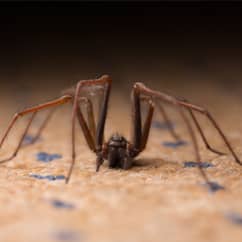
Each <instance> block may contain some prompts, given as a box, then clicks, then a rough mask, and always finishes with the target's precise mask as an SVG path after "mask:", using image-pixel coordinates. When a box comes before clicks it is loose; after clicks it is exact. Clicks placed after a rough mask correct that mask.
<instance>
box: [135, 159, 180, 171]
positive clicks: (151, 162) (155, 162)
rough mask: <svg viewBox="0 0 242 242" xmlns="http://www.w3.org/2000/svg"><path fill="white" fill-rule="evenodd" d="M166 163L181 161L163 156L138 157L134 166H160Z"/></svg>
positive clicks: (175, 163) (171, 163)
mask: <svg viewBox="0 0 242 242" xmlns="http://www.w3.org/2000/svg"><path fill="white" fill-rule="evenodd" d="M165 165H179V162H175V161H171V160H165V159H162V158H138V159H135V160H134V161H133V168H134V169H136V168H145V169H146V168H147V169H150V168H160V167H162V166H165Z"/></svg>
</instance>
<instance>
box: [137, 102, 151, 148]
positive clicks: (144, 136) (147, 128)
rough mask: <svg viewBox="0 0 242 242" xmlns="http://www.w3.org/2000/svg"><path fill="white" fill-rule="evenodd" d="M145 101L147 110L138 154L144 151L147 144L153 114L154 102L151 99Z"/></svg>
mask: <svg viewBox="0 0 242 242" xmlns="http://www.w3.org/2000/svg"><path fill="white" fill-rule="evenodd" d="M146 101H147V102H148V105H149V109H148V113H147V116H146V119H145V122H144V125H143V131H142V138H141V146H140V152H141V151H143V150H144V149H145V146H146V144H147V141H148V137H149V133H150V127H151V121H152V117H153V113H154V102H153V101H152V99H151V98H149V99H148V100H146Z"/></svg>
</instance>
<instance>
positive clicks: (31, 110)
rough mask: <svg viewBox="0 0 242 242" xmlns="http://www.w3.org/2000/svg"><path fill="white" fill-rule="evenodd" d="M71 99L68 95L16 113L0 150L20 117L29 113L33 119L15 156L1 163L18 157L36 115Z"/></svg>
mask: <svg viewBox="0 0 242 242" xmlns="http://www.w3.org/2000/svg"><path fill="white" fill-rule="evenodd" d="M71 99H72V97H71V96H67V95H65V96H62V97H60V98H58V99H55V100H52V101H49V102H46V103H43V104H39V105H37V106H34V107H30V108H26V109H24V110H23V111H21V112H19V113H16V114H15V115H14V116H13V118H12V121H11V122H10V124H9V125H8V128H7V130H6V131H5V133H4V135H3V137H2V139H1V141H0V148H1V147H2V145H3V143H4V141H5V140H6V138H7V136H8V134H9V132H10V131H11V129H12V127H13V126H14V124H15V123H16V121H17V120H18V119H19V118H20V117H22V116H24V115H27V114H29V113H32V116H31V118H30V120H29V122H28V124H27V127H26V129H25V130H24V133H23V135H22V136H21V139H20V142H19V143H18V146H17V148H16V150H15V152H14V153H13V155H12V156H11V157H9V158H7V159H4V160H2V161H0V163H3V162H6V161H10V160H11V159H13V158H14V157H15V156H16V155H17V153H18V151H19V149H20V148H21V144H22V141H23V139H24V136H25V135H26V133H27V132H28V130H29V127H30V125H31V123H32V121H33V119H34V117H35V115H36V113H37V112H38V111H40V110H42V109H45V108H49V107H52V106H58V105H62V104H65V103H67V102H69V101H70V100H71Z"/></svg>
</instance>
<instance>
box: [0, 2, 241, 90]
mask: <svg viewBox="0 0 242 242" xmlns="http://www.w3.org/2000/svg"><path fill="white" fill-rule="evenodd" d="M241 16H242V4H240V3H236V2H234V3H221V2H220V3H219V2H152V3H148V2H125V3H124V2H119V3H115V2H106V3H100V2H90V3H87V2H86V3H81V2H79V3H78V2H73V3H67V2H66V3H65V2H59V3H57V2H52V3H30V2H29V3H27V2H26V3H18V2H15V3H0V31H1V38H0V53H1V57H0V73H1V74H0V82H1V84H2V86H4V87H6V88H8V89H9V88H10V89H9V90H11V88H13V87H16V86H17V87H20V88H22V89H24V88H25V87H28V86H31V87H33V88H40V89H41V90H43V89H48V88H55V89H56V90H58V91H59V90H61V89H62V88H64V87H66V86H69V85H71V84H74V83H75V82H76V81H77V80H79V79H86V78H93V77H97V76H100V75H101V74H104V73H107V74H110V75H111V76H112V77H113V79H114V81H115V82H116V83H121V84H122V85H126V84H127V83H131V82H133V81H148V82H149V81H154V83H156V82H160V84H162V85H163V83H164V87H165V86H169V85H171V86H172V85H176V86H179V85H180V86H184V85H196V84H197V83H201V82H208V83H219V84H220V85H221V86H225V87H227V86H228V85H229V86H230V87H231V88H232V89H233V88H234V90H235V89H237V87H238V85H239V84H240V82H241V78H242V75H241V64H242V61H241V56H242V55H241V54H242V48H241V46H242V28H241V27H242V18H241ZM116 85H117V84H116ZM4 87H3V88H4Z"/></svg>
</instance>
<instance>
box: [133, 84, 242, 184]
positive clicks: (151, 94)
mask: <svg viewBox="0 0 242 242" xmlns="http://www.w3.org/2000/svg"><path fill="white" fill-rule="evenodd" d="M137 92H139V93H142V94H143V95H146V96H149V97H152V98H154V99H158V100H161V101H164V102H167V103H170V104H172V105H174V106H176V107H177V109H178V111H179V112H180V114H181V116H182V118H183V120H184V122H185V124H186V126H187V129H188V131H189V134H190V136H191V139H192V142H193V147H194V152H195V155H196V160H197V162H198V164H199V166H198V168H199V171H200V172H201V175H202V176H203V178H204V179H205V181H206V182H207V184H208V185H209V187H211V185H210V182H209V180H208V178H207V176H206V173H205V172H204V170H203V169H202V166H201V159H200V154H199V151H198V145H197V140H196V136H195V134H194V131H193V129H192V126H191V124H190V122H189V120H188V119H187V117H186V115H185V113H184V110H183V107H185V108H188V109H190V110H194V111H197V112H200V113H202V114H204V115H206V116H207V118H208V119H209V120H210V122H211V123H212V124H213V126H214V127H215V128H216V130H217V131H218V133H219V134H220V136H221V137H222V139H223V140H224V142H225V144H226V145H227V147H228V148H229V150H230V152H231V153H232V155H233V156H234V158H235V161H236V162H237V163H238V164H240V165H242V163H241V161H240V160H239V159H238V157H237V155H236V154H235V152H234V150H233V148H232V146H231V145H230V143H229V141H228V140H227V138H226V136H225V135H224V133H223V131H222V130H221V129H220V127H219V126H218V124H217V123H216V121H215V120H214V118H213V117H212V116H211V114H210V113H209V112H208V111H207V110H206V109H204V108H202V107H199V106H196V105H194V104H191V103H189V102H186V101H181V100H179V99H177V98H175V97H173V96H171V95H168V94H166V93H162V92H158V91H154V90H152V89H149V88H147V87H146V86H145V85H144V84H143V83H135V85H134V93H137Z"/></svg>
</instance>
